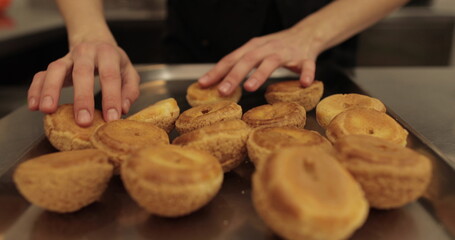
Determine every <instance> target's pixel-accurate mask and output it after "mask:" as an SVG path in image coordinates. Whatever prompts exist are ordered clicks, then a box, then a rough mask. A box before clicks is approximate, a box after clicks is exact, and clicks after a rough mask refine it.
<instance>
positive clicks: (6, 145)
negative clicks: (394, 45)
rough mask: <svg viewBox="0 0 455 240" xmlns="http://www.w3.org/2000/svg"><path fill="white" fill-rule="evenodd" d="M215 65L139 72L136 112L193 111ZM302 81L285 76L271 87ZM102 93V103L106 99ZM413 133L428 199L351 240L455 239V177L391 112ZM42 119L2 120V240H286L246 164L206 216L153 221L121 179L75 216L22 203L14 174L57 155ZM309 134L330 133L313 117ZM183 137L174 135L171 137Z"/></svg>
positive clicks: (345, 85)
mask: <svg viewBox="0 0 455 240" xmlns="http://www.w3.org/2000/svg"><path fill="white" fill-rule="evenodd" d="M211 66H212V65H172V66H169V65H149V66H138V70H139V72H140V74H141V76H142V81H143V82H142V84H141V97H140V98H139V99H138V101H137V102H136V103H135V104H134V105H133V106H132V109H131V113H134V112H137V111H139V110H140V109H142V108H144V107H146V106H148V105H150V104H152V103H154V102H156V101H158V100H160V99H164V98H169V97H174V98H175V99H176V100H177V102H178V103H179V106H180V108H181V111H184V110H186V109H188V108H189V105H188V104H187V102H186V100H185V93H186V88H187V86H188V85H189V84H191V83H192V82H194V81H195V80H196V79H197V78H198V77H199V76H200V75H201V74H203V73H204V72H205V71H206V70H208V69H209V68H210V67H211ZM317 77H318V79H321V80H323V81H324V84H325V93H324V95H325V96H327V95H331V94H334V93H363V94H366V93H365V92H364V91H362V90H361V89H360V88H359V87H358V86H357V85H355V84H354V83H353V82H352V81H351V80H350V78H349V77H348V75H347V74H346V73H344V72H343V71H341V70H339V69H337V68H334V67H331V66H325V65H323V66H319V67H318V73H317ZM286 79H296V76H295V75H293V74H291V73H290V72H287V71H284V70H279V71H276V72H275V73H274V75H273V76H272V78H271V79H270V81H268V82H267V84H270V83H272V82H276V81H279V80H286ZM264 91H265V86H264V87H262V88H261V89H259V90H258V91H257V92H255V93H247V92H244V95H243V97H242V99H241V101H240V105H241V106H242V107H243V110H244V111H247V110H248V109H250V108H252V107H255V106H259V105H262V104H265V103H266V102H265V99H264ZM71 99H72V96H71V89H66V90H64V93H63V95H62V100H61V103H64V102H71ZM99 100H100V99H99V95H97V103H100V101H99ZM388 113H389V114H390V115H391V116H392V117H394V118H395V119H397V120H398V121H399V122H400V123H401V124H402V125H403V126H404V127H405V128H407V129H408V131H409V132H410V135H409V138H408V142H409V145H408V146H410V147H411V148H413V149H415V150H417V151H419V152H421V153H423V154H425V155H427V156H428V157H429V158H430V159H431V160H432V162H433V166H434V174H433V179H432V182H431V184H430V187H429V188H428V191H427V192H426V194H425V196H424V197H422V198H420V199H419V200H418V201H416V202H414V203H411V204H408V205H406V206H404V207H402V208H399V209H396V210H387V211H380V210H373V209H372V210H371V211H370V213H369V217H368V219H367V221H366V223H365V224H364V225H363V226H362V227H361V228H360V229H359V230H358V231H356V232H355V233H354V235H353V236H352V237H351V239H370V240H375V239H401V240H411V239H412V240H419V239H422V240H423V239H425V240H426V239H440V240H444V239H454V238H453V236H454V235H455V188H454V187H453V183H455V172H454V169H453V168H451V167H450V166H449V165H448V164H447V163H446V161H445V159H444V157H443V156H442V155H441V154H439V152H438V151H437V149H435V148H434V147H433V146H432V145H431V143H429V142H428V141H426V140H425V139H424V138H423V137H422V136H419V135H418V134H417V133H416V132H415V131H414V130H413V129H412V128H411V127H410V126H408V124H406V123H405V122H403V121H402V120H401V119H399V118H398V117H397V115H396V114H394V113H393V112H392V111H390V110H389V112H388ZM42 117H43V115H42V114H40V113H36V112H35V113H33V112H29V111H28V110H27V109H26V107H25V106H24V107H22V108H20V109H18V110H17V111H15V112H14V113H12V114H10V115H8V116H7V117H5V118H3V119H1V120H0V131H1V132H2V134H1V135H0V156H2V158H1V160H0V240H2V239H13V240H16V239H185V240H191V239H198V240H199V239H279V237H277V236H276V235H274V233H273V232H271V231H270V230H269V229H268V228H267V227H266V226H265V225H264V223H263V222H262V221H261V219H260V218H259V217H258V215H257V214H256V213H255V211H254V208H253V206H252V203H251V199H250V194H251V185H250V177H251V174H252V173H253V171H254V167H253V166H252V165H251V163H249V162H248V161H245V163H243V164H242V165H241V166H240V167H238V168H237V169H235V170H234V171H232V172H229V173H226V174H225V179H224V183H223V186H222V189H221V191H220V192H219V194H218V195H217V196H216V197H215V198H214V199H213V200H212V201H211V202H210V203H209V204H208V205H207V206H205V207H203V208H202V209H200V210H199V211H197V212H195V213H193V214H191V215H189V216H186V217H182V218H176V219H168V218H161V217H156V216H152V215H150V214H147V213H146V212H145V211H144V210H142V209H141V208H139V207H138V206H137V205H136V204H135V203H134V202H133V201H132V199H131V198H130V197H129V196H128V194H127V193H126V192H125V190H124V188H123V186H122V183H121V180H120V179H119V177H118V176H116V177H114V178H113V179H112V181H111V183H110V184H109V187H108V189H107V191H106V192H105V194H104V195H103V197H102V199H100V201H99V202H97V203H94V204H92V205H90V206H88V207H86V208H84V209H82V210H80V211H78V212H76V213H71V214H56V213H52V212H48V211H45V210H43V209H41V208H39V207H37V206H34V205H30V204H29V203H28V202H27V201H26V200H25V199H24V198H23V197H21V196H20V195H19V194H18V192H17V190H16V188H15V186H14V183H13V182H12V180H11V174H12V172H13V171H14V169H15V167H16V166H17V164H18V163H20V162H21V161H25V160H26V159H29V158H31V157H35V156H39V155H42V154H45V153H49V152H54V151H56V150H55V149H54V148H53V147H52V146H51V145H50V143H49V142H48V141H47V139H46V138H45V137H44V134H43V130H42ZM307 117H308V118H307V125H306V127H305V128H308V129H313V130H316V131H319V132H320V133H322V134H323V133H324V132H323V129H321V128H320V127H319V126H318V124H317V123H316V120H315V114H314V111H311V112H309V113H308V116H307ZM175 136H176V133H175V132H172V133H171V135H170V137H171V139H172V138H174V137H175Z"/></svg>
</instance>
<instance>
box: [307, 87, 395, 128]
mask: <svg viewBox="0 0 455 240" xmlns="http://www.w3.org/2000/svg"><path fill="white" fill-rule="evenodd" d="M352 108H369V109H374V110H377V111H380V112H384V113H385V112H386V107H385V106H384V104H383V103H382V102H381V101H380V100H379V99H376V98H372V97H369V96H366V95H361V94H357V93H350V94H333V95H330V96H328V97H326V98H324V99H322V100H321V102H319V104H318V105H317V106H316V120H317V121H318V123H319V125H320V126H321V127H323V128H327V126H328V125H329V123H330V121H332V119H333V118H334V117H335V116H336V115H338V114H339V113H341V112H343V111H346V110H349V109H352Z"/></svg>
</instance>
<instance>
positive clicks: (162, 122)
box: [127, 98, 180, 133]
mask: <svg viewBox="0 0 455 240" xmlns="http://www.w3.org/2000/svg"><path fill="white" fill-rule="evenodd" d="M179 114H180V108H179V106H178V105H177V101H175V99H174V98H168V99H164V100H161V101H158V102H156V103H154V104H152V105H150V106H148V107H147V108H144V109H142V110H141V111H139V112H137V113H135V114H134V115H131V116H129V117H128V118H127V119H128V120H135V121H140V122H148V123H153V124H155V125H156V126H157V127H160V128H162V129H164V131H166V132H167V133H170V132H171V131H172V129H174V126H175V121H176V120H177V118H178V117H179Z"/></svg>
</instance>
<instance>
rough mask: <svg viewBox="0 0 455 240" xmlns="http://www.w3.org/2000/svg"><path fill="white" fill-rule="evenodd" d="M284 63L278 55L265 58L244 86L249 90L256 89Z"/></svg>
mask: <svg viewBox="0 0 455 240" xmlns="http://www.w3.org/2000/svg"><path fill="white" fill-rule="evenodd" d="M281 65H282V61H281V58H280V57H279V56H278V55H272V56H269V57H267V58H266V59H264V61H263V62H262V63H261V65H259V67H258V68H257V70H256V71H255V72H254V73H253V74H251V76H250V77H249V78H248V80H246V81H245V84H244V85H243V87H244V88H245V90H247V91H249V92H253V91H256V90H257V89H258V88H259V87H260V86H261V85H262V84H263V83H264V82H265V81H266V80H267V79H268V78H269V77H270V75H272V73H273V72H274V71H275V70H276V69H277V68H278V67H280V66H281Z"/></svg>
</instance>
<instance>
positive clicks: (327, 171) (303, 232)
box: [252, 146, 369, 239]
mask: <svg viewBox="0 0 455 240" xmlns="http://www.w3.org/2000/svg"><path fill="white" fill-rule="evenodd" d="M252 190H253V192H252V199H253V205H254V207H255V209H256V211H257V213H258V214H259V216H260V217H261V218H262V220H263V221H264V222H265V223H266V225H267V226H268V227H270V228H271V229H272V230H273V231H274V232H275V233H277V234H278V235H280V236H281V237H284V238H286V239H348V237H349V236H350V235H351V234H352V233H353V232H354V231H355V230H356V229H357V228H359V227H360V226H361V225H362V224H363V223H364V221H365V220H366V217H367V215H368V210H369V207H368V202H367V201H366V199H365V197H364V195H363V192H362V189H361V188H360V185H359V184H358V183H357V182H356V181H355V180H354V179H353V178H352V176H351V175H350V174H349V173H348V172H347V171H346V170H345V169H344V168H343V167H342V166H341V164H339V163H338V162H337V160H336V159H335V157H334V156H333V155H331V154H329V153H327V152H326V151H324V150H323V149H320V148H314V147H305V146H304V147H301V146H299V147H288V148H283V149H282V151H275V152H273V153H272V155H271V156H270V157H269V158H268V159H267V161H260V162H259V164H258V165H257V166H256V171H255V173H254V174H253V182H252Z"/></svg>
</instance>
